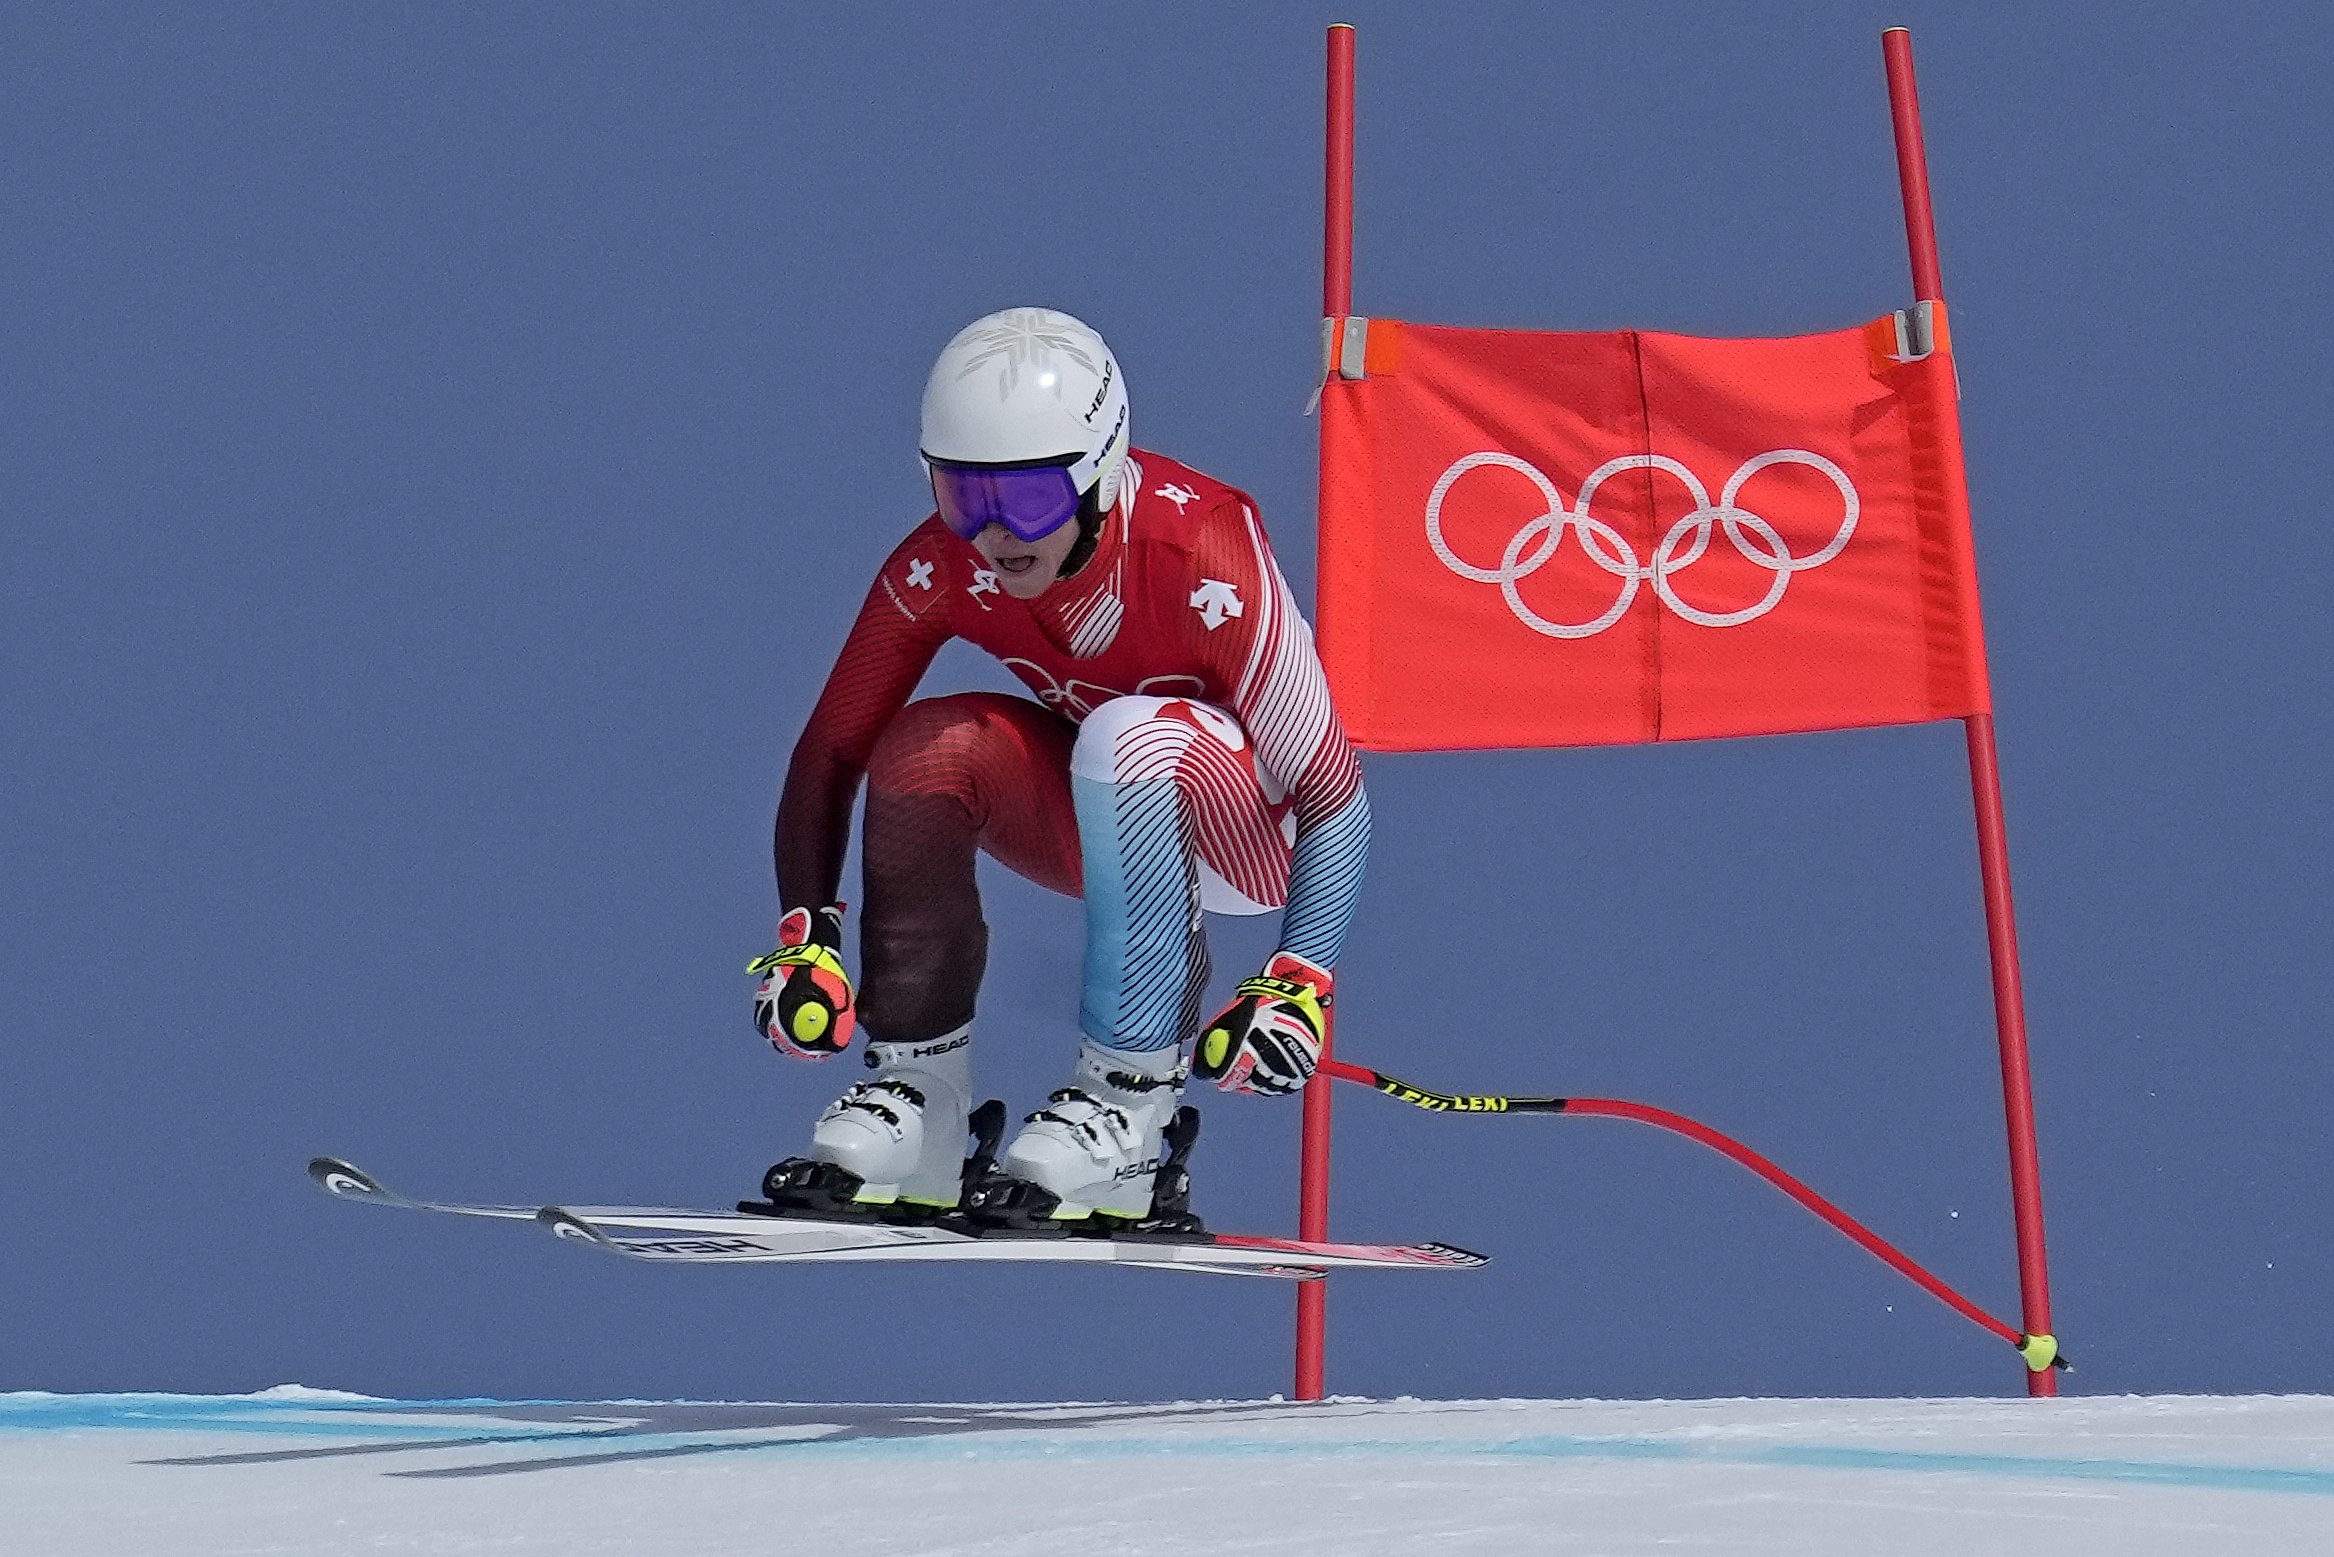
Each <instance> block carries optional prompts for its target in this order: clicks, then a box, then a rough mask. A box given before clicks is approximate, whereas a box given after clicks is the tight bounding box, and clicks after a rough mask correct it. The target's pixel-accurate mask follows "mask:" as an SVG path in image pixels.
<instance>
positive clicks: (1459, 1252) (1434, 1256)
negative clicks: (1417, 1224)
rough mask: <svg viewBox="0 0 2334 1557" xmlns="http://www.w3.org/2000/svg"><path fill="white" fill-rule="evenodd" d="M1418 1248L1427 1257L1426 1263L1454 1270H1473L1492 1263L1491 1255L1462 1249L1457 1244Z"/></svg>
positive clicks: (1429, 1244)
mask: <svg viewBox="0 0 2334 1557" xmlns="http://www.w3.org/2000/svg"><path fill="white" fill-rule="evenodd" d="M1416 1247H1417V1249H1418V1252H1419V1253H1420V1254H1422V1255H1424V1256H1425V1257H1426V1261H1425V1263H1427V1264H1430V1265H1447V1266H1449V1267H1451V1268H1452V1269H1453V1270H1473V1269H1475V1268H1476V1267H1477V1266H1480V1265H1489V1264H1490V1263H1491V1256H1490V1255H1488V1254H1477V1253H1476V1252H1475V1251H1474V1250H1472V1249H1462V1248H1460V1247H1459V1246H1458V1245H1457V1244H1450V1243H1422V1244H1419V1245H1417V1246H1416Z"/></svg>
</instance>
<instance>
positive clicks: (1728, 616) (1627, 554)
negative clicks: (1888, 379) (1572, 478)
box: [1426, 449, 1863, 638]
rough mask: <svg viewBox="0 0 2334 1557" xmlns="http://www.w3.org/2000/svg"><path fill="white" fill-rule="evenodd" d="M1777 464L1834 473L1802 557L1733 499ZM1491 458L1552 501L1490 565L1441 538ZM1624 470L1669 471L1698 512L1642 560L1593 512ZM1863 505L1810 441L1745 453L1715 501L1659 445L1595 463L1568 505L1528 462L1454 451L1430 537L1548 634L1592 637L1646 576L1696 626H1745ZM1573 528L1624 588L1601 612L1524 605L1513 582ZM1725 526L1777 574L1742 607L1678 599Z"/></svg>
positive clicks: (1819, 558)
mask: <svg viewBox="0 0 2334 1557" xmlns="http://www.w3.org/2000/svg"><path fill="white" fill-rule="evenodd" d="M1772 465H1805V466H1808V467H1809V468H1810V469H1813V470H1815V471H1818V472H1820V473H1821V474H1822V475H1824V476H1825V477H1827V478H1829V480H1830V481H1831V484H1832V485H1833V486H1835V487H1837V488H1838V489H1839V493H1840V509H1841V516H1840V527H1839V529H1838V531H1837V532H1835V533H1834V534H1833V536H1832V538H1831V540H1830V542H1829V543H1828V544H1826V545H1825V546H1824V547H1823V549H1822V550H1820V551H1816V552H1812V553H1810V554H1809V555H1807V556H1804V557H1795V556H1793V555H1792V554H1791V547H1790V545H1789V544H1788V543H1787V542H1786V541H1785V540H1784V539H1783V537H1782V536H1781V535H1780V534H1779V533H1777V531H1776V529H1775V527H1774V526H1773V525H1771V524H1769V523H1768V522H1767V521H1766V520H1764V519H1762V518H1760V517H1759V516H1758V515H1757V514H1754V513H1752V512H1751V511H1750V510H1749V509H1747V508H1744V507H1742V506H1741V505H1740V504H1739V503H1737V502H1736V501H1735V499H1736V498H1737V497H1739V496H1740V495H1741V494H1742V488H1743V483H1745V482H1747V481H1749V480H1750V478H1751V477H1753V476H1755V475H1757V474H1758V473H1759V472H1760V471H1762V470H1765V469H1767V468H1768V467H1769V466H1772ZM1486 466H1494V467H1497V468H1499V469H1501V470H1512V471H1514V472H1515V473H1516V474H1518V475H1520V476H1522V477H1523V478H1524V479H1525V480H1527V481H1529V482H1531V484H1532V485H1533V486H1534V487H1536V488H1538V489H1539V493H1540V496H1541V498H1542V499H1543V500H1544V502H1545V503H1546V505H1547V506H1546V507H1545V508H1544V509H1543V510H1542V511H1541V513H1540V515H1539V517H1538V518H1536V519H1533V520H1531V521H1530V522H1528V523H1527V524H1525V525H1524V527H1523V528H1522V529H1520V530H1518V531H1516V533H1515V534H1514V535H1513V536H1512V537H1510V538H1509V540H1508V543H1507V548H1506V550H1504V551H1502V552H1501V553H1500V557H1499V565H1498V566H1497V567H1492V568H1482V567H1477V566H1476V565H1475V564H1473V563H1471V562H1468V561H1466V560H1465V559H1464V558H1462V557H1460V555H1459V554H1458V553H1457V552H1455V551H1453V550H1451V545H1450V542H1449V541H1447V540H1445V539H1444V538H1443V500H1444V499H1445V498H1447V497H1449V496H1450V493H1451V488H1452V487H1454V486H1457V485H1458V484H1459V478H1460V477H1462V476H1464V475H1466V474H1467V472H1469V471H1471V470H1481V469H1483V468H1484V467H1486ZM1625 470H1659V471H1666V472H1668V473H1669V474H1670V475H1672V476H1675V477H1677V478H1678V480H1679V481H1681V482H1683V483H1684V484H1685V488H1686V490H1687V491H1688V492H1689V493H1691V494H1692V495H1693V499H1694V511H1693V512H1692V513H1689V514H1687V515H1686V516H1685V517H1684V518H1683V519H1680V520H1679V521H1678V522H1677V523H1676V524H1673V525H1671V526H1670V527H1669V532H1668V533H1667V534H1666V535H1664V536H1663V537H1662V538H1661V544H1660V545H1658V546H1656V547H1654V548H1653V559H1652V560H1651V561H1650V562H1644V563H1640V562H1639V561H1638V560H1637V552H1636V549H1635V548H1634V547H1632V546H1631V545H1630V544H1629V540H1628V537H1626V536H1624V535H1623V534H1622V533H1621V532H1620V531H1618V530H1616V529H1614V528H1613V527H1612V526H1611V525H1609V524H1607V523H1605V522H1604V521H1603V520H1602V519H1599V518H1597V517H1596V516H1594V515H1593V514H1591V513H1590V512H1589V511H1588V508H1589V504H1590V502H1592V501H1593V500H1594V499H1595V497H1596V495H1597V488H1599V487H1601V486H1603V485H1604V484H1605V482H1606V481H1608V480H1609V479H1611V478H1612V477H1614V476H1616V475H1619V474H1620V473H1621V472H1622V471H1625ZM1862 511H1863V503H1862V500H1861V499H1859V498H1858V497H1857V495H1856V486H1855V483H1854V482H1852V481H1850V480H1849V479H1848V473H1847V472H1846V471H1844V470H1842V469H1840V467H1839V466H1837V465H1835V464H1833V463H1832V462H1831V461H1830V460H1827V459H1825V458H1824V457H1823V456H1822V455H1820V454H1810V453H1809V452H1808V451H1807V450H1805V449H1772V450H1769V451H1768V452H1767V453H1765V454H1758V455H1753V456H1752V457H1751V458H1749V459H1747V460H1744V461H1743V462H1742V466H1741V468H1740V469H1738V470H1736V471H1735V473H1734V474H1733V475H1731V476H1729V477H1728V478H1727V480H1726V485H1725V487H1724V488H1723V489H1722V490H1721V491H1720V492H1719V494H1718V501H1717V502H1716V503H1712V502H1711V501H1710V489H1709V488H1707V487H1705V486H1703V485H1702V482H1701V478H1700V477H1698V476H1696V475H1695V474H1694V473H1693V472H1692V471H1690V470H1688V469H1687V468H1686V467H1685V466H1683V465H1681V464H1679V463H1678V462H1677V461H1676V460H1673V459H1669V458H1666V457H1665V456H1663V455H1659V454H1624V455H1622V456H1621V457H1620V458H1619V459H1613V460H1607V461H1606V462H1605V463H1604V464H1602V465H1599V466H1598V467H1597V468H1596V469H1595V470H1593V471H1591V472H1590V473H1589V477H1588V479H1587V480H1586V481H1584V482H1582V483H1581V484H1580V500H1579V501H1578V502H1576V503H1574V504H1572V505H1571V506H1570V507H1566V506H1565V502H1564V497H1563V494H1561V493H1559V492H1558V491H1557V490H1556V484H1555V483H1554V482H1552V481H1550V480H1549V479H1548V478H1547V477H1546V476H1545V475H1543V474H1541V473H1540V471H1539V470H1538V469H1537V468H1535V467H1534V466H1532V465H1531V464H1530V463H1528V462H1527V461H1524V460H1520V459H1517V458H1516V457H1515V456H1514V455H1512V454H1499V453H1484V454H1470V455H1468V456H1466V457H1465V458H1464V459H1461V460H1458V461H1457V462H1455V463H1454V464H1453V465H1452V466H1451V468H1450V469H1448V470H1446V471H1444V472H1443V474H1442V479H1441V480H1439V481H1437V482H1436V483H1435V484H1434V491H1433V492H1432V493H1431V494H1430V495H1429V496H1428V497H1427V500H1426V540H1427V544H1428V545H1430V546H1432V547H1433V548H1434V554H1435V555H1436V556H1437V557H1440V558H1441V559H1442V563H1443V566H1444V567H1446V568H1449V569H1450V570H1451V571H1452V572H1453V573H1456V574H1458V575H1459V576H1460V577H1461V578H1466V579H1473V580H1474V581H1475V582H1476V583H1478V584H1497V585H1498V586H1499V592H1500V594H1501V595H1502V596H1504V597H1505V598H1506V600H1507V608H1508V609H1509V610H1510V611H1512V612H1514V613H1515V617H1516V620H1517V621H1519V622H1521V623H1523V624H1524V625H1525V626H1526V627H1529V628H1530V629H1531V630H1532V631H1534V632H1536V633H1543V634H1545V635H1547V636H1548V637H1550V638H1593V637H1595V636H1596V635H1597V634H1598V633H1601V632H1603V631H1604V630H1605V629H1606V628H1608V627H1610V626H1612V625H1613V624H1614V623H1615V622H1617V621H1619V620H1620V619H1621V617H1622V614H1623V613H1624V612H1626V611H1627V610H1628V609H1629V604H1630V602H1631V601H1633V600H1635V599H1636V598H1637V589H1638V586H1639V585H1642V584H1651V585H1652V586H1653V592H1654V594H1655V595H1656V596H1658V597H1659V598H1660V600H1661V603H1662V604H1663V605H1666V606H1668V607H1669V608H1670V609H1671V610H1672V611H1675V612H1676V613H1677V614H1678V615H1679V616H1682V617H1684V618H1685V619H1686V620H1687V621H1689V622H1692V623H1694V624H1696V625H1697V626H1701V627H1740V626H1741V625H1742V624H1743V623H1745V622H1749V621H1755V620H1757V619H1758V618H1759V617H1762V616H1765V615H1766V614H1767V613H1768V612H1769V611H1772V610H1774V609H1775V607H1776V606H1777V605H1778V604H1780V603H1781V601H1782V599H1783V591H1784V590H1786V589H1788V588H1790V586H1791V576H1792V575H1793V574H1794V573H1805V572H1806V571H1807V570H1808V569H1810V568H1820V567H1822V566H1823V565H1824V564H1825V563H1827V562H1829V561H1831V560H1832V559H1833V558H1834V557H1837V556H1838V555H1839V554H1840V553H1841V551H1842V550H1844V549H1845V548H1846V546H1847V544H1848V538H1849V537H1850V536H1852V535H1854V534H1855V533H1856V518H1857V515H1858V514H1860V513H1861V512H1862ZM1567 530H1577V531H1579V532H1580V549H1581V551H1582V553H1583V554H1585V555H1586V556H1587V558H1588V560H1589V561H1591V562H1593V563H1595V564H1596V565H1597V566H1598V567H1599V568H1601V569H1603V570H1604V571H1605V572H1606V573H1609V574H1611V575H1612V576H1613V577H1614V578H1616V579H1619V580H1620V581H1621V589H1620V595H1619V597H1618V598H1617V599H1615V600H1614V601H1613V603H1612V604H1611V605H1610V606H1608V607H1607V608H1606V609H1605V611H1604V613H1603V614H1602V615H1600V616H1597V617H1595V618H1593V619H1591V620H1589V621H1586V622H1551V621H1549V620H1548V619H1547V618H1546V617H1544V616H1541V615H1540V614H1539V613H1538V612H1536V611H1534V610H1533V609H1532V608H1531V607H1530V606H1528V605H1526V604H1524V598H1523V595H1522V593H1521V592H1520V591H1519V590H1518V589H1517V587H1516V586H1517V585H1519V584H1521V583H1522V582H1523V581H1524V580H1525V579H1527V578H1530V577H1531V576H1532V575H1533V574H1535V573H1537V572H1539V571H1540V569H1541V568H1543V567H1545V566H1546V565H1547V564H1548V563H1550V562H1552V561H1553V560H1555V557H1556V553H1557V550H1558V549H1559V548H1560V547H1562V546H1563V544H1564V532H1565V531H1567ZM1720 530H1724V531H1725V532H1726V539H1727V540H1728V541H1729V542H1730V543H1732V545H1733V547H1734V549H1735V550H1736V551H1737V552H1739V553H1740V554H1741V555H1742V559H1743V560H1744V561H1745V562H1748V563H1751V564H1753V565H1754V566H1757V567H1761V568H1764V569H1766V570H1767V571H1768V572H1769V573H1772V574H1773V575H1774V580H1773V582H1771V583H1769V584H1768V585H1767V592H1766V593H1765V594H1764V595H1762V596H1761V597H1760V598H1759V599H1757V600H1755V601H1753V602H1752V603H1751V604H1749V605H1747V606H1745V607H1743V608H1742V609H1741V610H1739V611H1705V610H1703V609H1702V608H1701V607H1699V606H1696V605H1692V604H1690V603H1688V602H1687V601H1685V600H1683V599H1681V598H1679V595H1678V592H1677V590H1676V588H1675V587H1673V585H1672V584H1671V582H1670V581H1671V579H1673V578H1674V577H1675V576H1676V575H1677V574H1679V573H1681V572H1683V571H1685V570H1686V569H1687V568H1690V567H1692V566H1693V565H1694V564H1695V563H1696V562H1699V561H1700V560H1701V559H1702V555H1703V554H1704V553H1705V552H1707V551H1708V550H1709V549H1710V542H1711V539H1712V537H1713V536H1714V535H1715V534H1716V533H1717V532H1718V531H1720Z"/></svg>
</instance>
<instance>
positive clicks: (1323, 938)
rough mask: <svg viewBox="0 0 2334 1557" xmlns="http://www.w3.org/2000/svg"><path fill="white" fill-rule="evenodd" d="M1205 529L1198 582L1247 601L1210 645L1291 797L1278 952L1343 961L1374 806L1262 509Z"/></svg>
mask: <svg viewBox="0 0 2334 1557" xmlns="http://www.w3.org/2000/svg"><path fill="white" fill-rule="evenodd" d="M1215 519H1216V522H1214V523H1211V524H1210V525H1208V526H1207V529H1206V539H1205V540H1204V541H1203V543H1202V545H1201V546H1200V548H1199V550H1198V552H1197V554H1196V557H1195V561H1196V562H1197V564H1198V573H1199V578H1198V580H1197V581H1196V584H1197V587H1199V588H1205V587H1206V586H1207V583H1208V581H1209V580H1210V579H1216V580H1220V581H1222V582H1224V583H1226V584H1228V585H1230V586H1231V587H1232V589H1233V590H1234V591H1235V592H1236V593H1237V594H1238V595H1240V596H1241V597H1243V601H1244V609H1243V610H1242V612H1241V614H1240V617H1239V618H1238V620H1237V622H1236V623H1226V624H1225V625H1227V626H1233V625H1237V626H1238V627H1239V628H1240V629H1241V631H1240V632H1239V633H1238V634H1237V635H1235V634H1232V633H1214V632H1211V633H1208V634H1206V635H1205V636H1206V637H1207V638H1209V639H1213V640H1216V641H1212V642H1207V643H1204V644H1203V648H1202V652H1203V653H1204V654H1206V655H1207V656H1208V657H1209V658H1210V659H1212V660H1213V661H1214V662H1215V665H1216V668H1217V670H1218V671H1219V673H1220V674H1221V675H1222V678H1223V679H1224V680H1226V681H1229V682H1230V683H1231V685H1232V687H1233V689H1234V690H1233V698H1232V703H1233V712H1234V713H1235V714H1236V715H1237V716H1238V717H1239V720H1240V723H1241V725H1242V727H1243V728H1245V729H1246V730H1247V732H1248V738H1249V739H1250V740H1251V741H1253V742H1254V743H1255V745H1256V755H1257V759H1258V761H1259V763H1260V765H1261V766H1262V767H1263V768H1264V770H1265V772H1266V773H1267V774H1268V775H1269V776H1270V777H1271V778H1272V779H1273V780H1274V781H1276V782H1277V783H1278V784H1279V785H1280V786H1281V788H1282V791H1283V792H1284V793H1285V794H1286V795H1288V796H1289V798H1290V799H1291V800H1292V801H1293V802H1294V807H1295V812H1296V823H1297V837H1296V850H1295V854H1294V857H1293V858H1292V859H1291V860H1290V863H1289V891H1288V906H1287V908H1286V909H1284V910H1283V911H1282V914H1281V931H1280V946H1281V950H1283V951H1286V952H1291V953H1293V954H1295V955H1296V956H1299V957H1302V958H1304V959H1305V960H1306V961H1307V962H1310V963H1312V964H1313V965H1314V966H1315V967H1319V968H1324V969H1327V968H1333V967H1334V966H1335V965H1336V961H1337V953H1338V949H1339V948H1340V947H1341V946H1342V945H1343V944H1344V941H1345V931H1346V927H1347V925H1349V924H1350V923H1351V922H1352V920H1353V911H1354V905H1355V903H1356V902H1357V901H1358V899H1359V898H1360V895H1361V882H1362V871H1363V867H1364V866H1365V865H1366V864H1367V863H1368V860H1369V851H1370V805H1369V796H1368V793H1367V792H1366V791H1365V790H1364V789H1363V787H1362V772H1361V762H1360V760H1359V759H1358V758H1357V757H1355V755H1354V751H1353V745H1352V743H1351V742H1350V741H1348V740H1347V739H1346V738H1345V726H1344V725H1343V724H1342V723H1341V722H1340V721H1339V720H1338V717H1337V709H1336V707H1335V706H1334V705H1333V704H1332V703H1331V702H1330V699H1329V679H1328V677H1327V675H1325V674H1324V673H1323V671H1322V669H1321V659H1320V656H1319V655H1318V654H1317V653H1316V652H1315V651H1314V648H1313V630H1312V628H1311V627H1310V626H1308V625H1307V623H1306V621H1305V618H1304V616H1303V615H1302V614H1301V613H1300V612H1299V611H1298V609H1297V602H1296V597H1295V596H1294V595H1293V594H1292V593H1291V592H1290V590H1289V586H1288V581H1287V580H1286V579H1284V578H1282V577H1281V572H1280V566H1279V564H1277V563H1276V562H1274V561H1273V557H1272V548H1271V547H1270V545H1268V544H1267V543H1266V541H1265V538H1264V528H1263V526H1262V525H1261V524H1260V523H1259V522H1258V520H1257V518H1256V512H1255V509H1254V508H1253V507H1251V506H1250V505H1249V504H1248V503H1247V502H1246V501H1245V500H1244V499H1242V498H1240V497H1239V496H1238V494H1233V495H1232V497H1231V498H1230V499H1229V500H1228V501H1227V503H1226V505H1225V510H1224V511H1221V512H1219V514H1218V515H1216V516H1215Z"/></svg>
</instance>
